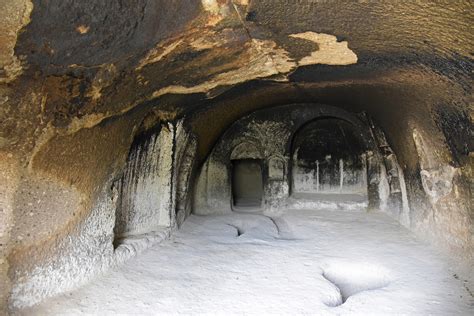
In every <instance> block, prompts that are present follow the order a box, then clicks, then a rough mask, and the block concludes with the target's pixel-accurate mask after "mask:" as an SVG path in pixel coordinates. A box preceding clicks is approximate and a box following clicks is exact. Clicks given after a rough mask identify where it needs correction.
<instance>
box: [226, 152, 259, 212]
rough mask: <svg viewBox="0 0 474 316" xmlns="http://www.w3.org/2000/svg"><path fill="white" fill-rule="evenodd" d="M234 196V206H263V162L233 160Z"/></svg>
mask: <svg viewBox="0 0 474 316" xmlns="http://www.w3.org/2000/svg"><path fill="white" fill-rule="evenodd" d="M232 196H233V200H234V206H237V207H260V206H261V203H262V196H263V180H262V161H261V160H258V159H239V160H232Z"/></svg>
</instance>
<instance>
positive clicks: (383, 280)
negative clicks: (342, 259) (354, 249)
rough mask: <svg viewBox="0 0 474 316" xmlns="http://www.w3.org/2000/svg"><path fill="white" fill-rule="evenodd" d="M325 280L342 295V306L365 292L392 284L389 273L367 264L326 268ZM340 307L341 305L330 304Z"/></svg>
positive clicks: (339, 265) (331, 265)
mask: <svg viewBox="0 0 474 316" xmlns="http://www.w3.org/2000/svg"><path fill="white" fill-rule="evenodd" d="M323 270H324V272H323V276H324V278H326V280H328V281H329V282H331V283H332V284H334V285H335V286H336V287H337V288H338V289H339V291H340V293H341V301H342V303H341V304H344V303H345V302H346V301H347V299H348V298H349V297H351V296H354V295H356V294H358V293H361V292H364V291H373V290H377V289H381V288H384V287H386V286H387V285H389V284H390V282H391V278H390V276H389V271H388V270H387V269H385V268H383V267H381V266H377V265H374V264H367V263H335V264H330V265H328V266H327V267H325V268H324V269H323ZM328 305H330V306H334V307H335V306H338V305H340V304H333V305H332V304H328Z"/></svg>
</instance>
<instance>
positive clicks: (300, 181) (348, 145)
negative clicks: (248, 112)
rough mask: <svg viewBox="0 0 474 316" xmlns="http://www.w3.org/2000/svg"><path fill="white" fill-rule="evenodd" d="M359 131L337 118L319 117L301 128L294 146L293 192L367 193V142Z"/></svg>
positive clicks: (315, 194) (322, 193) (314, 195)
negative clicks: (365, 155) (362, 138)
mask: <svg viewBox="0 0 474 316" xmlns="http://www.w3.org/2000/svg"><path fill="white" fill-rule="evenodd" d="M356 133H357V131H356V130H355V128H354V126H352V124H350V123H348V122H346V121H344V120H341V119H337V118H324V119H318V120H315V121H313V122H310V123H308V124H307V125H305V126H304V127H303V128H302V129H301V130H299V131H298V132H297V134H296V137H295V138H294V142H293V148H292V163H293V166H292V170H293V175H292V180H293V181H292V193H293V194H296V195H305V196H306V195H309V196H313V197H318V196H325V197H327V195H328V194H334V193H336V194H339V195H341V194H343V195H362V196H365V195H366V194H367V184H366V179H365V174H366V169H365V168H366V167H365V158H364V155H363V154H364V146H363V144H361V143H360V142H359V140H358V138H357V137H356Z"/></svg>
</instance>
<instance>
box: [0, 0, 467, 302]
mask: <svg viewBox="0 0 474 316" xmlns="http://www.w3.org/2000/svg"><path fill="white" fill-rule="evenodd" d="M0 9H1V10H0V31H1V32H0V33H1V35H0V69H1V70H0V122H1V124H0V157H1V158H2V159H1V163H0V174H1V175H2V178H5V179H6V181H5V182H4V183H2V184H1V185H2V192H1V194H2V197H1V203H2V210H3V211H2V212H3V213H2V214H1V216H2V219H3V218H4V217H5V218H6V220H5V221H3V220H2V222H1V228H0V231H1V232H5V233H4V234H5V235H3V237H1V238H3V239H2V246H1V247H2V250H1V256H0V260H2V261H1V262H7V261H8V266H9V270H10V272H9V277H8V278H5V273H6V272H5V271H6V269H7V268H6V264H4V263H2V273H3V274H2V281H3V278H5V279H6V281H5V282H1V283H0V284H2V286H3V285H4V284H5V285H7V287H6V288H2V290H1V291H2V292H1V295H0V297H2V298H4V297H6V296H7V294H6V293H7V291H8V284H13V286H14V288H16V289H20V288H21V290H15V291H16V292H14V293H25V292H24V289H26V288H25V287H24V286H23V285H21V284H28V286H30V285H31V286H33V283H31V282H32V281H28V280H29V279H28V278H29V276H33V275H38V274H36V272H35V274H31V273H32V272H31V271H36V270H34V269H36V267H40V268H41V269H43V268H44V267H46V266H48V264H49V263H47V262H49V261H48V260H49V259H48V258H60V255H59V254H63V253H70V254H71V255H65V257H64V259H61V260H62V261H61V260H59V259H58V260H59V261H55V262H57V264H55V265H49V267H50V269H51V273H53V274H54V273H56V272H55V271H59V270H61V269H63V271H65V270H64V269H65V267H70V271H71V273H73V272H72V271H73V270H74V269H76V268H73V267H77V266H78V265H76V264H75V263H74V262H75V260H77V258H78V257H77V256H79V255H80V254H84V253H87V255H90V256H92V257H94V258H97V256H99V257H100V255H98V254H97V253H96V252H95V251H93V250H92V249H96V251H98V252H101V251H102V250H103V249H105V248H101V247H102V246H101V247H99V246H98V247H95V246H94V247H92V246H91V247H92V248H91V249H90V250H88V251H86V252H81V251H82V250H77V252H74V251H73V250H72V249H70V250H71V252H68V251H65V250H64V249H63V248H61V247H66V246H63V245H66V244H67V243H66V241H65V240H67V239H68V238H69V237H71V236H78V238H82V237H84V238H86V237H85V235H83V234H85V233H84V231H86V230H81V229H80V227H82V226H81V225H82V224H81V223H86V222H87V221H89V220H90V221H91V223H93V222H94V220H93V219H92V216H93V215H92V214H93V213H94V212H96V210H97V209H98V208H100V206H99V205H100V203H106V202H103V201H104V199H106V198H105V197H104V195H105V194H106V193H104V192H109V190H110V188H111V187H112V184H113V183H115V182H116V181H117V179H119V178H120V177H121V175H122V174H123V172H124V168H125V166H126V158H127V155H128V153H129V152H130V146H131V144H132V142H133V139H134V137H135V136H136V135H138V134H140V133H145V132H146V131H149V130H153V128H155V127H156V126H157V125H159V124H162V123H164V122H171V124H173V125H174V126H176V125H175V124H176V122H177V120H179V119H180V118H182V117H186V120H185V122H184V123H183V124H184V125H186V127H187V128H188V130H189V132H190V133H193V134H194V135H195V136H193V138H194V137H195V143H196V145H189V149H179V151H183V152H187V153H188V154H185V156H186V157H188V158H186V159H184V158H183V162H181V163H180V162H179V161H178V160H176V159H175V160H173V164H172V168H174V169H183V170H186V171H184V172H183V174H182V175H181V174H180V172H177V173H174V175H173V179H175V180H176V182H178V183H179V185H178V187H179V189H178V190H177V191H176V193H175V194H176V196H183V194H184V191H185V190H186V189H184V188H188V190H189V188H190V187H192V184H193V181H194V178H195V175H196V173H197V170H198V167H199V166H200V165H201V164H202V163H203V162H204V161H205V160H206V157H207V156H208V155H209V153H210V152H211V150H212V148H213V147H214V145H215V144H216V142H217V141H218V139H219V137H220V136H221V135H222V133H224V131H226V130H227V129H228V128H229V127H230V126H231V124H232V123H233V122H234V121H236V120H238V119H240V118H241V117H243V116H245V115H247V114H249V113H251V112H253V111H255V110H258V109H264V108H272V107H275V106H279V105H285V104H296V103H305V102H307V103H319V104H327V105H330V106H332V107H335V108H340V109H344V110H346V111H349V112H353V113H361V112H366V113H367V114H368V115H369V116H370V117H371V118H373V120H374V122H375V123H376V125H377V126H379V127H380V128H381V129H382V130H383V132H384V134H385V135H386V141H387V144H388V145H389V147H390V149H391V151H392V153H393V154H394V155H395V156H396V158H397V159H396V161H395V160H393V159H392V158H391V157H392V156H390V153H388V152H387V153H385V154H384V155H383V157H382V155H381V156H377V155H378V154H377V153H376V152H375V151H374V152H373V153H372V154H373V156H372V157H369V158H368V162H370V161H371V160H373V166H378V164H379V162H380V161H383V162H384V166H383V168H382V170H384V168H385V175H386V176H385V177H384V176H383V175H382V177H380V175H377V173H378V172H379V170H378V169H377V168H375V169H373V168H372V167H373V166H371V165H370V164H368V166H367V168H368V170H369V171H370V170H372V169H373V170H372V171H375V172H373V173H371V174H374V178H373V180H374V181H373V182H371V179H368V182H369V195H370V194H371V193H370V191H377V192H382V191H383V190H378V189H377V190H371V189H370V187H371V186H372V187H374V188H376V187H378V186H385V188H386V192H387V194H386V197H385V198H386V200H387V203H388V204H393V205H395V204H396V203H398V204H396V205H398V207H399V206H400V203H399V201H400V198H399V194H400V193H402V198H401V199H402V202H401V204H402V210H403V209H406V205H407V204H408V203H409V204H410V216H409V218H406V214H407V213H406V212H405V211H403V212H401V213H400V212H399V216H401V218H405V219H404V220H403V221H404V223H405V224H407V223H409V225H410V228H411V229H413V230H414V231H416V232H418V233H420V234H421V235H422V236H424V238H426V239H428V240H430V241H431V242H433V243H435V244H436V245H438V246H439V247H443V248H444V249H447V250H448V251H449V252H450V253H451V254H453V255H455V256H456V257H458V258H460V261H463V262H468V263H469V264H471V265H472V262H473V260H472V258H473V256H474V241H473V231H474V230H473V228H472V227H473V222H474V212H473V211H472V210H473V209H474V207H473V204H472V201H473V199H472V183H473V182H472V179H473V176H472V175H473V172H472V170H473V167H472V165H473V154H472V153H473V148H474V147H473V146H474V143H473V141H472V139H473V137H472V135H473V128H472V118H473V117H474V115H473V114H472V112H473V111H472V106H471V104H472V77H471V73H472V66H473V60H472V47H473V45H474V37H473V35H472V34H473V33H474V32H472V26H471V25H472V19H473V12H474V9H473V3H472V2H471V1H456V2H449V3H432V2H412V3H406V2H377V3H373V2H351V3H332V2H326V1H312V0H306V1H300V0H297V1H287V0H278V1H274V0H271V1H270V0H262V1H244V0H239V1H228V0H222V1H221V0H219V1H217V0H203V1H181V0H179V1H178V0H173V1H169V0H166V1H165V0H140V1H138V2H136V3H135V2H134V3H122V2H120V3H119V2H116V1H103V2H100V3H92V2H78V1H72V0H68V1H43V0H34V1H31V2H30V1H0ZM415 131H416V132H415ZM415 134H416V135H418V136H414V135H415ZM177 139H182V138H179V137H178V138H177ZM178 143H179V144H178ZM180 143H181V140H179V141H177V144H175V146H176V147H179V146H184V145H181V144H180ZM193 146H196V155H195V156H194V154H193V153H194V148H193ZM177 152H178V151H177ZM5 157H6V158H5ZM191 157H193V158H191ZM280 158H281V157H280ZM381 159H382V160H381ZM185 161H186V162H185ZM191 161H192V162H191ZM216 166H217V164H216ZM206 168H207V169H206ZM219 168H221V169H222V168H223V165H221V166H219ZM219 168H217V169H215V170H214V169H212V168H211V169H209V166H208V167H205V168H204V169H202V170H207V171H206V172H208V173H216V174H217V175H219V173H222V170H221V169H219ZM371 168H372V169H371ZM395 169H397V170H398V173H399V177H398V180H397V179H396V178H397V177H395V176H394V170H395ZM369 173H370V172H369ZM402 174H403V176H401V175H402ZM187 179H189V183H187V184H185V182H187V181H188V180H187ZM175 180H172V181H175ZM403 181H405V182H406V188H407V190H406V191H407V192H406V193H407V196H408V198H407V199H404V198H403V194H404V193H403V187H404V185H403V183H402V182H403ZM2 182H3V181H2ZM397 183H398V184H397ZM222 185H225V183H222ZM398 185H400V192H399V188H398ZM198 187H199V185H198ZM54 190H59V192H61V195H60V196H56V195H54V194H52V192H53V191H54ZM272 190H273V189H272ZM390 190H392V193H393V194H391V193H390ZM43 192H45V194H44V196H46V197H47V198H46V199H45V198H44V197H43ZM179 192H181V193H179ZM272 192H273V191H272ZM107 194H108V193H107ZM60 198H62V199H63V200H64V202H65V204H66V203H67V207H64V206H63V205H61V204H60V203H59V201H60ZM171 199H172V202H173V203H176V205H177V206H176V208H177V209H179V210H183V209H186V211H185V212H184V213H183V212H182V211H181V212H180V214H184V215H185V214H187V213H189V211H190V208H189V207H190V204H189V203H190V202H189V201H188V198H185V199H184V201H182V202H179V203H177V202H176V201H175V199H174V198H171ZM369 200H370V198H369ZM38 201H40V202H39V203H38ZM394 201H398V202H396V203H395V204H394V203H392V202H394ZM183 202H184V203H183ZM30 203H31V205H29V204H30ZM35 203H36V204H35ZM184 205H186V206H184ZM221 206H222V205H220V206H219V205H216V207H221ZM108 212H109V211H108ZM30 213H33V214H34V215H33V216H30V215H29V214H30ZM109 213H110V214H109ZM109 213H107V215H104V216H110V218H111V217H112V215H111V214H114V210H112V209H111V210H110V212H109ZM395 215H396V214H395ZM35 216H37V217H35ZM183 217H184V216H183V215H180V216H179V218H180V219H179V220H178V222H180V221H182V220H183ZM35 218H38V222H39V224H41V225H44V226H42V227H41V230H38V231H36V230H35V231H34V232H32V231H31V232H29V231H27V230H30V228H31V227H32V225H33V224H34V219H35ZM50 218H54V220H51V221H50V220H49V219H50ZM403 221H402V222H403ZM12 224H13V227H12V226H11V225H12ZM109 225H110V223H108V224H107V225H105V224H104V225H103V226H101V227H102V228H103V230H102V232H100V233H98V232H96V233H97V234H98V236H102V237H101V238H102V239H103V240H106V239H107V238H109V237H107V238H105V237H103V236H109V234H110V233H111V232H110V231H109V229H110V226H109ZM10 231H11V233H12V236H13V235H14V236H22V237H23V238H24V239H22V240H18V239H10ZM28 233H30V236H28V235H27V234H28ZM74 234H76V235H74ZM94 234H95V233H94ZM94 234H92V233H91V234H90V236H92V235H94ZM81 236H82V237H81ZM71 238H72V237H71ZM152 239H153V238H152ZM87 240H93V238H92V239H87ZM4 241H6V242H7V244H6V245H4V244H3V242H4ZM68 245H69V246H67V247H72V248H74V247H76V245H75V244H71V243H70V244H68ZM107 247H109V248H110V247H112V246H110V245H108V246H107ZM79 248H80V247H79ZM109 248H107V249H109ZM111 249H112V248H111ZM104 251H105V250H104ZM107 251H109V250H107ZM92 257H91V258H92ZM91 260H92V259H91ZM94 260H95V259H94ZM88 262H89V263H90V262H92V261H88ZM94 262H95V261H94ZM68 269H69V268H68ZM38 271H39V270H38ZM68 271H69V270H68ZM81 273H82V272H81ZM81 273H79V272H78V273H77V278H71V280H74V281H71V284H72V283H74V282H76V281H78V280H80V278H81V277H79V276H80V275H83V274H81ZM40 274H41V273H40ZM73 274H74V273H73ZM20 276H21V278H22V279H21V282H22V283H20V281H19V280H20V278H19V277H20ZM31 280H32V279H31ZM15 284H17V285H15ZM57 290H58V291H60V289H59V288H58V289H57ZM35 293H39V292H35ZM52 293H57V291H56V290H52V287H51V288H50V290H45V292H44V293H43V294H41V293H39V294H38V295H39V296H38V297H36V296H35V297H36V298H33V296H34V295H33V296H31V295H29V294H28V295H26V294H24V295H23V294H22V295H23V297H25V301H23V302H24V303H25V304H26V303H28V302H26V301H28V299H26V297H29V298H31V300H32V301H31V302H33V301H35V300H36V301H37V300H39V299H40V298H39V297H43V296H45V295H50V294H52ZM18 295H20V294H18ZM18 297H19V296H18ZM31 302H30V303H31ZM1 303H3V302H1ZM28 304H29V303H28ZM0 305H6V304H0Z"/></svg>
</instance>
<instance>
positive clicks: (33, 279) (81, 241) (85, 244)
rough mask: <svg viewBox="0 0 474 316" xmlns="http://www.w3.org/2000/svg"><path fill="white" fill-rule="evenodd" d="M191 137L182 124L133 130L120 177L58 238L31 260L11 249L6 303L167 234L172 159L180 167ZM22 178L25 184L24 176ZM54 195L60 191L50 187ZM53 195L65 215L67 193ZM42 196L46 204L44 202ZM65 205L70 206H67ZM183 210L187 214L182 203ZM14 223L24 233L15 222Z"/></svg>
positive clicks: (39, 293)
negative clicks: (178, 142) (143, 131)
mask: <svg viewBox="0 0 474 316" xmlns="http://www.w3.org/2000/svg"><path fill="white" fill-rule="evenodd" d="M178 135H179V136H178ZM176 137H179V138H180V139H181V140H183V142H182V143H181V144H182V145H180V146H179V148H181V147H182V146H184V148H190V149H188V150H187V151H186V150H184V149H181V150H180V152H178V151H177V148H178V147H177V146H175V142H176ZM192 139H193V138H192V137H190V136H189V133H188V132H187V131H186V130H185V129H184V128H183V126H182V122H176V123H173V124H171V123H162V124H161V125H158V128H155V129H153V130H152V131H151V132H149V133H146V134H140V135H139V136H138V137H137V138H136V139H135V141H134V142H133V145H132V147H131V149H130V153H129V155H128V159H127V163H126V164H125V165H124V169H123V171H122V173H121V174H122V175H121V176H120V177H119V178H118V180H117V176H114V177H109V178H108V179H107V180H106V182H105V185H104V186H102V189H101V191H100V192H99V194H98V195H97V198H96V199H94V200H93V201H92V205H93V206H92V210H91V211H90V213H88V214H87V215H86V216H84V218H83V219H80V220H79V221H78V222H77V223H76V224H75V225H73V226H72V228H71V230H70V231H69V232H68V233H67V234H66V235H64V236H58V237H57V238H56V239H54V240H53V241H52V242H45V243H43V244H42V245H41V249H40V250H41V252H40V253H38V254H33V255H34V256H35V257H34V258H36V260H28V259H27V256H31V255H32V252H24V253H17V254H16V257H15V261H13V262H14V266H13V267H12V269H11V272H12V280H13V282H12V283H13V285H12V289H11V296H10V305H11V306H12V307H14V308H18V307H24V306H30V305H32V304H35V303H37V302H39V301H41V300H42V299H44V298H46V297H50V296H54V295H57V294H59V293H63V292H65V291H68V290H72V289H74V288H76V287H78V286H80V285H82V284H84V283H86V282H88V281H89V280H91V279H92V278H94V277H95V276H97V275H98V274H100V273H102V272H104V271H106V270H107V269H110V267H112V266H115V265H117V264H120V263H122V262H123V261H124V260H126V259H128V258H130V257H131V256H133V255H135V254H137V253H138V252H140V251H142V250H144V249H146V248H147V247H149V246H150V245H152V244H154V243H156V242H158V241H160V240H162V239H163V238H167V237H168V236H169V234H170V232H171V231H172V230H173V229H174V228H175V227H176V213H177V206H176V195H177V191H178V181H177V179H178V178H180V172H179V164H178V162H179V161H181V166H184V165H186V163H184V162H183V161H189V160H192V157H193V148H195V145H192V144H193V143H195V142H193V141H192ZM187 140H189V141H187ZM188 143H189V144H188ZM185 153H186V155H185ZM190 157H191V158H190ZM190 170H191V169H190V168H189V166H188V167H187V169H186V170H185V171H184V174H188V176H184V178H185V179H188V178H189V173H190ZM181 177H183V176H182V175H181ZM10 183H11V182H10ZM28 183H29V184H30V185H31V184H32V183H31V179H29V182H28ZM20 185H21V184H20ZM182 186H184V184H182ZM43 187H44V186H43ZM63 190H64V189H63ZM45 192H46V191H45ZM55 192H56V193H60V192H58V191H57V189H56V191H55ZM46 193H47V192H46ZM73 193H74V192H71V194H73ZM65 194H68V193H67V191H65ZM180 196H181V197H182V198H183V203H184V205H189V202H188V203H186V202H184V200H185V199H188V198H189V197H188V196H187V195H186V194H185V193H181V195H180ZM58 199H59V200H61V201H62V202H63V203H62V204H61V205H62V207H63V209H64V211H65V212H67V211H68V210H70V207H72V205H74V204H75V203H76V204H77V203H78V202H75V203H74V202H73V201H72V200H71V197H67V198H64V197H63V198H61V196H58ZM48 200H49V202H50V203H51V201H52V199H48ZM66 201H67V202H66ZM65 202H66V204H64V203H65ZM68 202H69V203H71V204H72V205H71V206H70V207H68V205H67V203H68ZM183 211H184V212H189V210H188V209H187V208H186V207H185V206H183ZM25 216H26V215H25ZM51 224H52V223H50V226H48V227H49V229H52V230H57V229H60V228H61V225H59V226H58V227H59V228H55V227H52V226H51ZM23 225H27V223H24V224H23ZM25 227H26V226H25ZM15 228H16V229H17V230H18V231H19V232H23V231H25V229H21V226H18V225H17V226H16V227H15ZM36 233H37V234H39V233H40V232H36ZM47 233H49V232H45V234H47ZM36 236H38V235H36ZM16 238H18V237H16ZM25 238H29V237H27V236H25ZM25 256H26V257H25Z"/></svg>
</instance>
